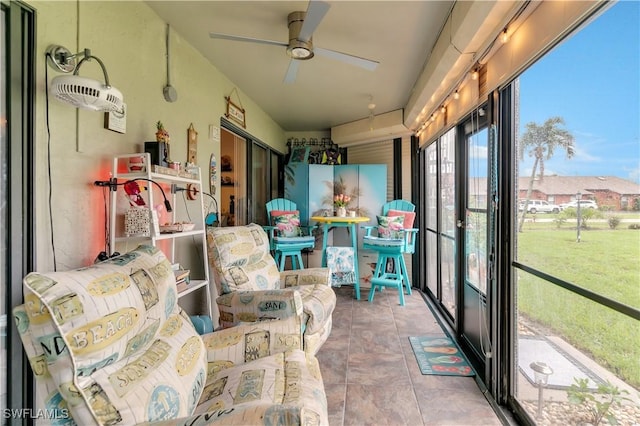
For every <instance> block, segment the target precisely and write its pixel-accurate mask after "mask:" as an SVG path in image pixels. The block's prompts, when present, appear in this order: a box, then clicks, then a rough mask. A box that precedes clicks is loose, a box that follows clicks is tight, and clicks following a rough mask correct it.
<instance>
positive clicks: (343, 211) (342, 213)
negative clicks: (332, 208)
mask: <svg viewBox="0 0 640 426" xmlns="http://www.w3.org/2000/svg"><path fill="white" fill-rule="evenodd" d="M336 215H337V216H338V217H346V216H347V208H346V207H338V210H337V213H336Z"/></svg>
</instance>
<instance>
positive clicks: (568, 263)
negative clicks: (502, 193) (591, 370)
mask: <svg viewBox="0 0 640 426" xmlns="http://www.w3.org/2000/svg"><path fill="white" fill-rule="evenodd" d="M592 225H596V224H595V223H593V224H590V226H592ZM598 225H599V224H598ZM564 226H566V227H569V225H567V224H565V225H564ZM604 226H606V223H605V224H604ZM518 260H519V261H520V262H521V263H523V264H526V265H528V266H531V267H533V268H535V269H538V270H541V271H543V272H546V273H548V274H550V275H553V276H556V277H558V278H561V279H563V280H565V281H568V282H570V283H573V284H576V285H578V286H580V287H583V288H587V289H589V290H591V291H593V292H596V293H598V294H601V295H603V296H606V297H608V298H610V299H614V300H616V301H618V302H621V303H624V304H626V305H629V306H632V307H634V308H637V309H638V308H640V231H638V230H629V229H627V228H626V227H624V228H622V229H621V228H619V229H618V230H610V229H608V227H607V228H606V229H605V228H600V227H599V226H597V227H596V226H593V227H592V228H590V229H589V230H582V231H581V242H580V243H577V242H576V230H575V224H574V229H563V228H560V229H558V228H557V227H556V225H555V223H553V222H545V223H540V222H536V223H530V222H529V223H526V224H525V227H524V230H523V232H522V233H519V234H518ZM518 307H519V310H520V313H521V314H523V315H526V316H527V317H528V318H529V319H531V320H534V321H535V322H537V323H538V324H540V325H542V326H544V327H546V328H549V329H551V330H553V331H554V332H555V333H557V334H558V335H560V336H562V337H563V338H564V339H565V340H567V341H568V342H570V343H571V344H572V345H573V346H575V347H576V348H578V349H580V350H581V351H582V352H584V353H585V354H588V355H590V356H591V357H592V358H593V359H594V360H596V361H597V362H598V363H599V364H601V365H603V366H605V367H607V368H608V369H609V370H610V371H612V372H614V373H615V374H616V375H617V376H618V377H620V378H621V379H623V380H624V381H625V382H627V383H629V384H630V385H632V386H634V387H635V388H637V389H640V363H638V360H639V359H640V344H638V342H640V323H639V322H638V321H636V320H634V319H632V318H630V317H627V316H625V315H622V314H619V313H617V312H615V311H613V310H611V309H609V308H606V307H603V306H601V305H598V304H597V303H595V302H591V301H589V300H587V299H585V298H583V297H580V296H578V295H575V294H573V293H570V292H569V291H567V290H564V289H562V288H559V287H557V286H555V285H553V284H551V283H548V282H545V281H543V280H540V279H538V278H536V277H533V276H531V275H529V274H527V273H524V272H522V271H521V272H519V277H518Z"/></svg>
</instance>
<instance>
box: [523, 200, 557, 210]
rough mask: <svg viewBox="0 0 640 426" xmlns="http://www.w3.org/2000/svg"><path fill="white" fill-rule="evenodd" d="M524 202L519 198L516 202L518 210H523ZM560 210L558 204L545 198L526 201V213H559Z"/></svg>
mask: <svg viewBox="0 0 640 426" xmlns="http://www.w3.org/2000/svg"><path fill="white" fill-rule="evenodd" d="M524 202H525V200H520V202H519V203H518V210H520V211H522V210H524ZM560 210H561V209H560V206H558V205H556V204H550V203H549V202H548V201H545V200H529V202H528V203H527V213H538V212H541V213H559V212H560Z"/></svg>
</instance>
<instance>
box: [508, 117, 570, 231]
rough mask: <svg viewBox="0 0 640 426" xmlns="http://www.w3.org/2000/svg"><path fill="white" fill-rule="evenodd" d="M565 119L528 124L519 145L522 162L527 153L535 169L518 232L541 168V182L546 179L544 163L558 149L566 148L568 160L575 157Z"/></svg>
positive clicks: (555, 118) (533, 169) (532, 170)
mask: <svg viewBox="0 0 640 426" xmlns="http://www.w3.org/2000/svg"><path fill="white" fill-rule="evenodd" d="M563 125H564V119H563V118H562V117H551V118H549V119H547V121H545V122H544V124H543V125H542V126H539V125H537V124H536V123H534V122H530V123H527V125H526V131H525V132H524V134H523V135H522V138H521V139H520V143H519V144H518V156H519V157H520V159H521V160H522V159H523V158H524V154H525V152H526V153H527V154H528V155H529V157H533V158H534V159H535V160H534V162H533V167H532V169H531V179H529V188H528V189H527V196H526V198H525V201H524V208H523V209H522V217H521V218H520V224H519V226H518V232H522V225H523V224H524V217H525V215H526V214H527V203H528V202H529V199H530V197H531V191H532V190H533V182H534V180H535V177H536V171H537V170H538V166H540V175H539V176H540V181H542V179H543V178H544V161H545V160H548V159H550V158H551V157H553V154H554V152H555V150H556V148H564V150H565V152H566V156H567V158H571V157H573V154H574V153H575V150H574V137H573V135H572V134H571V133H569V131H568V130H566V129H563V128H562V127H561V126H563Z"/></svg>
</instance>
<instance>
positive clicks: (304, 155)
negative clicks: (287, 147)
mask: <svg viewBox="0 0 640 426" xmlns="http://www.w3.org/2000/svg"><path fill="white" fill-rule="evenodd" d="M309 151H310V148H309V147H308V146H301V147H296V148H293V149H292V150H291V157H290V158H289V164H300V163H307V162H308V161H309Z"/></svg>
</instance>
